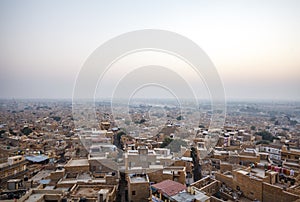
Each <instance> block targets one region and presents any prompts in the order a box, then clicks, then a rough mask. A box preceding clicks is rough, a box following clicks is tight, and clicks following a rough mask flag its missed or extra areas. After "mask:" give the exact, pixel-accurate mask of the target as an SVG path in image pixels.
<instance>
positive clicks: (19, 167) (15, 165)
mask: <svg viewBox="0 0 300 202" xmlns="http://www.w3.org/2000/svg"><path fill="white" fill-rule="evenodd" d="M26 164H27V162H26V160H25V158H24V157H23V156H12V157H8V159H7V162H6V163H1V164H0V182H1V184H4V183H6V182H7V180H9V179H13V178H23V176H24V175H25V174H26V173H27V168H26Z"/></svg>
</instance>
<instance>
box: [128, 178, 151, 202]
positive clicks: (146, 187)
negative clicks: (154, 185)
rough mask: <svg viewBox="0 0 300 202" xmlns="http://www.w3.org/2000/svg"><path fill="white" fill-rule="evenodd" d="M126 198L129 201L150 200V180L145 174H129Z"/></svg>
mask: <svg viewBox="0 0 300 202" xmlns="http://www.w3.org/2000/svg"><path fill="white" fill-rule="evenodd" d="M127 179H128V200H129V201H130V202H146V201H149V200H150V181H149V178H148V175H146V174H129V175H128V176H127Z"/></svg>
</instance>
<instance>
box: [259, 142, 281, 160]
mask: <svg viewBox="0 0 300 202" xmlns="http://www.w3.org/2000/svg"><path fill="white" fill-rule="evenodd" d="M259 151H260V152H266V153H268V154H269V158H270V159H271V160H272V161H276V162H280V161H281V146H276V145H260V146H259Z"/></svg>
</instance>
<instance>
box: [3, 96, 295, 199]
mask: <svg viewBox="0 0 300 202" xmlns="http://www.w3.org/2000/svg"><path fill="white" fill-rule="evenodd" d="M145 103H146V101H144V100H138V101H137V102H135V103H134V104H132V105H130V107H129V114H130V117H131V118H130V119H128V120H127V119H125V118H122V110H121V109H122V108H125V106H122V105H120V106H116V107H117V108H119V109H118V110H117V112H116V113H114V114H112V113H110V112H109V110H108V109H109V106H110V103H108V102H105V101H103V102H101V101H99V102H96V104H95V108H96V110H95V111H96V115H97V119H98V120H99V122H98V124H97V125H96V126H95V127H94V128H88V127H84V126H83V127H82V128H77V127H75V124H74V119H73V115H72V102H71V101H68V100H14V99H11V100H1V120H0V127H1V130H0V133H1V138H0V140H1V165H0V169H1V172H0V173H1V195H0V197H1V200H6V201H9V200H14V199H18V201H178V202H179V201H297V200H300V174H299V168H300V162H299V161H300V145H299V144H300V138H299V129H300V121H299V120H300V103H298V102H267V101H262V102H241V101H240V102H228V103H227V115H226V119H225V123H224V127H223V129H222V130H217V131H211V130H209V125H210V120H211V116H212V110H211V106H210V104H209V102H202V104H200V107H199V110H198V111H197V110H192V108H191V109H189V108H187V109H185V110H179V109H178V108H177V107H176V106H174V105H172V104H171V102H166V100H161V101H158V100H156V101H155V103H153V104H151V103H149V101H147V103H148V104H145ZM178 111H181V113H178ZM198 113H199V114H200V116H199V117H200V118H199V119H196V120H197V122H195V123H192V122H190V121H189V120H191V118H192V117H197V115H196V114H198ZM151 120H156V121H155V122H154V121H151ZM216 136H217V138H214V140H215V143H213V145H214V146H213V147H210V145H209V144H210V143H211V142H212V137H216ZM274 193H276V194H274Z"/></svg>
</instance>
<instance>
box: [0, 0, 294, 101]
mask: <svg viewBox="0 0 300 202" xmlns="http://www.w3.org/2000/svg"><path fill="white" fill-rule="evenodd" d="M299 11H300V1H298V0H282V1H276V0H270V1H261V0H257V1H256V0H249V1H243V0H236V1H224V0H219V1H214V0H212V1H174V0H172V1H142V0H137V1H105V2H104V1H76V0H72V1H55V0H51V1H38V0H36V1H27V0H24V1H21V0H20V1H14V0H7V1H5V0H2V1H0V36H1V37H0V67H1V74H0V98H71V97H72V92H73V86H74V83H75V80H76V77H77V74H78V72H79V71H80V68H81V66H82V65H83V63H84V61H85V60H86V59H87V58H88V56H89V55H90V54H91V53H92V52H93V51H94V50H95V49H96V48H97V47H99V46H100V45H101V44H102V43H104V42H105V41H107V40H108V39H111V38H113V37H115V36H117V35H120V34H123V33H125V32H129V31H133V30H140V29H163V30H169V31H173V32H176V33H178V34H181V35H183V36H186V37H188V38H189V39H191V40H193V41H194V42H196V43H197V44H198V45H199V46H200V47H201V48H202V49H203V50H204V51H205V52H206V53H207V54H208V56H209V57H210V59H211V60H212V62H213V63H214V64H215V66H216V68H217V70H218V72H219V74H220V77H221V79H222V81H223V84H224V88H225V92H226V96H227V98H238V99H246V98H252V99H254V98H256V99H272V100H276V99H284V100H300V59H299V58H300V37H299V36H300V12H299Z"/></svg>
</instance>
